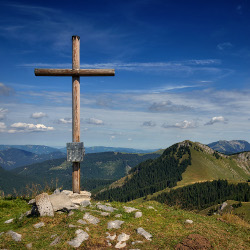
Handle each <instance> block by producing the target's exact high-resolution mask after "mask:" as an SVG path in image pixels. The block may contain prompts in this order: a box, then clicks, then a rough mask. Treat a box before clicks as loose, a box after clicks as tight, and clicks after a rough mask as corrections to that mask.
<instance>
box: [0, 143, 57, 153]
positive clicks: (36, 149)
mask: <svg viewBox="0 0 250 250" xmlns="http://www.w3.org/2000/svg"><path fill="white" fill-rule="evenodd" d="M10 148H16V149H21V150H25V151H28V152H31V153H34V154H39V155H41V154H50V153H53V152H57V151H60V149H58V148H52V147H48V146H43V145H0V150H6V149H10Z"/></svg>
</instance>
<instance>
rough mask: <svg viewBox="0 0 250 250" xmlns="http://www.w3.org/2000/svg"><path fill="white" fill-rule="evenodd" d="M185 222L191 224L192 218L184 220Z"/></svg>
mask: <svg viewBox="0 0 250 250" xmlns="http://www.w3.org/2000/svg"><path fill="white" fill-rule="evenodd" d="M185 223H187V224H193V221H192V220H185Z"/></svg>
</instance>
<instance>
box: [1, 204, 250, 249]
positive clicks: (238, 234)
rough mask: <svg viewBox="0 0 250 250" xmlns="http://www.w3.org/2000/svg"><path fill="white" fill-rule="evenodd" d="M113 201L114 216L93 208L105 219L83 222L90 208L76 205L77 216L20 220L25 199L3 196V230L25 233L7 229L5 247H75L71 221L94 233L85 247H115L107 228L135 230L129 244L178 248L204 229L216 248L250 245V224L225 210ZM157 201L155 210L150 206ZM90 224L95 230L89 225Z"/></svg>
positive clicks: (4, 238)
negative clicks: (117, 224) (215, 212)
mask: <svg viewBox="0 0 250 250" xmlns="http://www.w3.org/2000/svg"><path fill="white" fill-rule="evenodd" d="M111 205H112V206H113V207H115V208H117V209H118V210H116V211H115V212H113V213H112V214H111V215H110V216H109V217H104V216H102V215H100V213H98V212H96V211H93V210H96V208H91V209H90V210H92V211H89V212H90V213H91V214H92V215H94V216H96V217H98V218H99V219H100V220H101V222H100V223H99V224H97V225H91V224H87V225H80V224H78V223H77V220H78V219H82V218H83V215H84V213H85V211H80V210H76V211H75V212H74V214H73V215H72V216H67V214H66V213H63V214H56V215H55V217H53V218H49V217H37V218H26V217H25V218H24V219H22V220H21V221H19V220H18V218H19V216H20V214H21V213H22V212H25V211H27V210H28V209H29V206H28V205H27V203H26V202H25V201H23V200H18V199H17V200H10V201H5V200H0V218H1V219H0V232H7V231H8V230H13V231H15V232H17V233H19V234H21V235H22V241H21V242H14V241H13V240H12V239H11V238H10V236H8V235H6V234H2V235H1V236H0V248H6V249H26V244H28V243H32V245H33V249H50V248H51V249H52V248H53V249H71V247H70V246H69V245H68V244H67V241H69V240H71V239H73V238H74V237H75V236H76V235H75V231H76V229H78V228H69V227H68V225H69V224H73V225H77V226H79V228H81V229H83V230H84V231H86V232H87V233H88V234H89V236H90V237H89V239H88V240H87V241H84V242H83V243H82V244H81V246H80V248H79V249H112V248H113V249H114V246H115V244H116V240H114V241H111V243H112V247H108V245H107V242H106V232H110V233H111V234H114V233H116V235H119V234H120V233H122V232H124V233H127V234H129V235H130V239H129V240H128V241H127V246H126V248H125V249H131V248H133V249H135V248H139V249H174V246H176V244H177V243H179V242H181V241H182V240H183V239H184V238H186V237H187V236H188V235H189V234H193V233H195V234H200V235H202V236H204V237H206V238H207V239H208V240H209V241H210V243H211V244H212V246H213V247H214V248H215V249H236V248H237V249H249V248H250V242H249V229H250V227H249V224H247V223H246V222H244V221H242V220H241V219H239V218H238V217H236V216H233V215H227V216H228V217H226V216H224V217H223V220H222V221H218V220H217V217H216V216H210V217H208V216H203V215H198V214H195V213H192V212H187V211H184V210H181V209H178V208H173V207H168V206H166V205H164V204H160V203H157V202H154V201H147V202H140V201H133V202H130V203H119V202H112V203H111ZM124 205H126V206H131V207H135V208H138V209H139V210H140V211H142V213H143V216H142V217H141V218H137V219H136V218H134V213H130V214H129V213H125V212H124V209H123V206H124ZM148 206H153V207H154V208H155V210H153V209H148ZM116 214H122V217H121V218H115V217H114V216H115V215H116ZM10 218H16V219H15V221H14V222H13V223H11V224H4V221H6V220H8V219H10ZM115 219H119V220H123V221H124V223H123V225H122V226H121V228H120V229H112V230H108V229H107V223H108V222H109V221H112V220H115ZM186 219H190V220H193V221H194V223H193V224H186V223H185V220H186ZM41 221H42V222H44V223H45V226H44V227H42V228H39V229H35V228H34V227H33V225H34V224H36V223H38V222H41ZM87 227H88V229H89V231H87ZM138 227H143V228H144V229H145V230H146V231H148V232H149V233H151V234H152V235H153V238H152V241H147V240H146V239H145V238H143V237H142V236H141V235H138V234H137V233H136V229H137V228H138ZM55 234H56V235H57V236H61V240H60V242H59V243H58V244H57V245H56V246H54V247H52V246H50V243H51V242H52V241H53V240H54V239H55V238H51V236H52V235H55ZM136 240H141V241H143V244H136V245H132V242H133V241H136Z"/></svg>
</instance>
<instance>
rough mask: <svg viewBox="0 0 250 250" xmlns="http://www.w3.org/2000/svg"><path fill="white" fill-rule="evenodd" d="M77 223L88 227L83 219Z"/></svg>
mask: <svg viewBox="0 0 250 250" xmlns="http://www.w3.org/2000/svg"><path fill="white" fill-rule="evenodd" d="M77 222H78V223H80V224H82V225H86V224H87V222H86V221H85V220H82V219H79V220H78V221H77Z"/></svg>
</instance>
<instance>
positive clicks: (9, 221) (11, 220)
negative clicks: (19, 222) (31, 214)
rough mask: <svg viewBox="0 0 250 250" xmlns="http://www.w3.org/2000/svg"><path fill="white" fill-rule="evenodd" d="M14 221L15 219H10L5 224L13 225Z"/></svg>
mask: <svg viewBox="0 0 250 250" xmlns="http://www.w3.org/2000/svg"><path fill="white" fill-rule="evenodd" d="M13 221H14V219H9V220H6V221H5V222H4V223H5V224H10V223H12V222H13Z"/></svg>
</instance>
